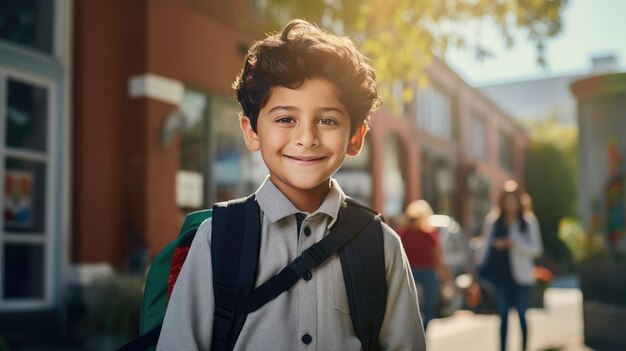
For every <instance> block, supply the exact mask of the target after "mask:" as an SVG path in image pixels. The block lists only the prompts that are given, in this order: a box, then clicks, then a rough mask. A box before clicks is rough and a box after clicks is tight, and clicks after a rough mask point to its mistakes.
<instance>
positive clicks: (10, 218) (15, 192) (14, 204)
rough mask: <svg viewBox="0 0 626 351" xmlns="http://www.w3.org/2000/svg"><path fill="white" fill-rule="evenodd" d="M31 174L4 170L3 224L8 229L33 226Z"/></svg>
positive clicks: (32, 177)
mask: <svg viewBox="0 0 626 351" xmlns="http://www.w3.org/2000/svg"><path fill="white" fill-rule="evenodd" d="M33 179H34V176H33V174H32V172H29V171H23V170H6V173H5V177H4V223H5V225H6V226H8V227H19V228H30V227H32V226H33V222H34V221H33V194H34V189H33Z"/></svg>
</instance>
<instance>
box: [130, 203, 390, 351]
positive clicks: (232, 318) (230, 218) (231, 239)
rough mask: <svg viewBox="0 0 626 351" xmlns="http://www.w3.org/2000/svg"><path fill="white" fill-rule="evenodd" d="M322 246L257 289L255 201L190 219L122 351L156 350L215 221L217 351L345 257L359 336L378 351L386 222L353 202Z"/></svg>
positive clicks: (156, 266)
mask: <svg viewBox="0 0 626 351" xmlns="http://www.w3.org/2000/svg"><path fill="white" fill-rule="evenodd" d="M346 203H347V206H342V207H341V208H340V210H339V214H338V218H337V221H336V222H335V224H334V225H333V227H332V228H331V231H330V233H329V234H328V235H326V236H325V237H324V238H323V239H322V240H320V241H318V242H317V243H315V244H313V245H312V246H311V247H309V248H308V249H306V250H304V252H303V253H302V255H300V256H299V257H298V258H296V259H295V260H294V261H293V262H292V263H291V264H289V265H287V266H286V267H285V268H283V269H282V270H281V271H280V272H279V273H278V274H276V275H275V276H274V277H272V278H270V279H269V280H267V281H266V282H264V283H263V284H261V285H260V286H258V287H257V288H255V287H254V285H255V281H256V274H257V266H258V257H259V248H260V238H261V225H260V218H261V215H260V209H259V205H258V203H257V201H256V198H255V196H254V195H251V196H249V197H247V198H243V199H238V200H232V201H229V202H226V203H219V204H216V205H215V206H213V209H212V210H204V211H198V212H194V213H191V214H189V215H187V217H186V218H185V221H184V223H183V226H182V229H181V231H180V234H179V235H178V238H177V239H175V240H174V241H173V242H172V243H170V244H169V245H168V246H166V247H165V248H164V249H163V250H162V251H161V252H159V254H158V255H157V256H156V257H155V259H154V261H153V263H152V266H151V267H150V270H149V272H148V276H147V278H146V286H145V291H144V297H143V303H142V308H141V323H140V334H141V336H140V337H139V338H138V339H136V340H134V341H132V342H131V343H129V344H127V345H125V346H123V347H122V348H120V349H119V350H124V351H128V350H145V349H153V348H154V346H155V345H156V343H157V341H158V337H159V333H160V330H161V325H162V323H163V318H164V316H165V310H166V308H167V302H168V300H169V296H170V294H171V292H172V289H173V286H174V283H175V282H176V279H177V277H178V274H179V273H180V270H181V268H182V265H183V263H184V260H185V258H186V257H187V252H188V251H189V247H190V246H191V243H192V241H193V238H194V237H195V234H196V231H197V230H198V227H199V226H200V224H201V223H202V222H203V221H204V220H206V219H207V218H211V217H212V223H211V226H212V232H211V259H212V267H213V288H214V295H215V314H214V323H213V324H214V326H213V340H212V345H211V349H212V350H232V349H233V348H234V346H235V343H236V341H237V338H238V336H239V333H240V332H241V329H242V328H243V325H244V323H245V319H246V316H247V315H248V313H251V312H253V311H256V310H257V309H259V308H261V307H262V306H263V305H265V304H266V303H267V302H269V301H271V300H272V299H274V298H275V297H277V296H278V295H280V294H281V293H283V292H284V291H287V290H289V289H290V288H291V287H292V286H293V285H294V284H295V283H297V281H298V280H299V279H300V278H301V277H302V276H303V275H305V274H307V273H308V272H309V271H310V270H312V269H314V268H316V267H318V266H319V265H320V264H321V263H322V262H324V261H325V260H326V259H327V258H328V257H330V256H332V255H333V254H334V253H335V252H337V251H339V257H340V260H341V266H342V269H343V276H344V282H345V284H346V292H347V295H348V302H349V306H350V317H351V319H352V324H353V326H354V331H355V334H356V336H357V337H358V338H359V340H360V341H361V344H362V347H363V349H364V350H380V343H379V340H378V336H379V334H380V328H381V326H382V322H383V317H384V314H385V308H386V301H387V282H386V275H385V260H384V248H383V235H382V227H381V224H380V216H379V215H378V214H376V213H375V212H373V211H372V210H370V209H369V208H367V207H366V206H363V205H360V204H358V203H357V202H356V201H354V200H352V199H350V198H348V199H347V200H346Z"/></svg>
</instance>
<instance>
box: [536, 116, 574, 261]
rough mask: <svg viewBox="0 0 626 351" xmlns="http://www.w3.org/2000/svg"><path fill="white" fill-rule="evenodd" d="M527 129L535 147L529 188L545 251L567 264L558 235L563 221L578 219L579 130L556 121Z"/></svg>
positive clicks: (565, 253) (545, 122)
mask: <svg viewBox="0 0 626 351" xmlns="http://www.w3.org/2000/svg"><path fill="white" fill-rule="evenodd" d="M527 125H528V131H529V134H530V138H531V147H530V151H529V155H528V163H527V175H526V184H527V188H528V193H529V194H530V196H531V197H532V198H533V207H534V210H535V213H536V214H537V218H538V219H539V224H540V226H541V233H542V236H543V241H544V246H545V251H546V254H547V255H548V256H550V257H553V258H555V259H557V260H558V261H561V262H563V261H567V260H569V259H570V254H569V251H568V249H567V247H566V246H565V244H564V243H563V242H562V241H561V240H560V239H559V238H558V235H557V232H558V229H559V223H560V222H561V220H562V219H564V218H576V217H577V207H576V204H577V195H578V194H577V179H578V177H577V175H578V163H577V158H576V157H577V143H578V139H577V138H578V129H577V127H576V126H575V125H563V124H561V123H559V122H557V121H556V120H555V119H549V120H544V121H538V122H534V123H529V124H527Z"/></svg>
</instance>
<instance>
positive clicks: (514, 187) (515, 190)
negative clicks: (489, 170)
mask: <svg viewBox="0 0 626 351" xmlns="http://www.w3.org/2000/svg"><path fill="white" fill-rule="evenodd" d="M509 196H512V197H514V198H515V201H516V202H517V218H518V220H519V222H520V230H521V231H522V233H524V232H526V228H527V226H528V223H527V222H526V220H525V219H524V206H523V201H522V192H521V191H520V188H519V186H518V184H517V182H516V181H514V180H507V181H506V182H504V184H503V186H502V189H500V196H499V197H498V208H499V209H500V216H499V217H498V221H499V222H501V223H502V224H504V218H505V216H506V214H505V213H504V206H505V203H506V199H507V198H508V197H509Z"/></svg>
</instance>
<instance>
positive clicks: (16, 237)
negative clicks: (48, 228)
mask: <svg viewBox="0 0 626 351" xmlns="http://www.w3.org/2000/svg"><path fill="white" fill-rule="evenodd" d="M2 241H3V242H4V243H11V244H45V243H46V241H47V238H46V233H34V232H33V233H28V234H24V233H15V232H4V239H3V240H2Z"/></svg>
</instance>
